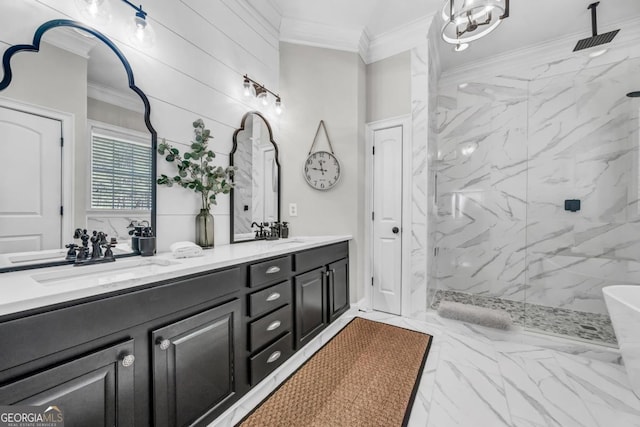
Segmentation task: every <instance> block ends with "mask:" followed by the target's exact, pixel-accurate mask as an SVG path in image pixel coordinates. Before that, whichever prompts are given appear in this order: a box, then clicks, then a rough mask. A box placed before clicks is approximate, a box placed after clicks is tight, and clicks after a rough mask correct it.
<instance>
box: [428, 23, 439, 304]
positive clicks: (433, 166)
mask: <svg viewBox="0 0 640 427" xmlns="http://www.w3.org/2000/svg"><path fill="white" fill-rule="evenodd" d="M438 28H439V26H437V25H432V26H431V28H430V29H429V37H428V46H429V53H430V55H429V62H428V74H429V76H428V99H427V103H428V107H429V111H428V116H429V125H428V137H427V184H428V186H427V205H426V208H427V254H426V255H427V307H430V306H431V303H432V302H433V300H434V298H435V294H436V290H437V288H436V284H437V277H436V271H437V268H436V258H435V248H436V230H437V212H438V209H437V205H436V170H437V161H438V126H437V124H438V115H437V112H438V81H439V79H440V74H441V68H440V57H439V52H438V49H437V40H438V38H439V37H440V34H439V30H438Z"/></svg>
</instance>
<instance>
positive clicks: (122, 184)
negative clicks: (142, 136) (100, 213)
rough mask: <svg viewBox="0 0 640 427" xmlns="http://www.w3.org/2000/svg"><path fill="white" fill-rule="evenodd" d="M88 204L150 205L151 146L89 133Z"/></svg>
mask: <svg viewBox="0 0 640 427" xmlns="http://www.w3.org/2000/svg"><path fill="white" fill-rule="evenodd" d="M91 146H92V147H91V208H93V209H113V210H150V209H151V147H150V146H145V145H142V144H140V143H137V142H133V141H126V140H124V139H120V138H114V137H109V136H104V135H100V134H96V133H93V134H92V135H91Z"/></svg>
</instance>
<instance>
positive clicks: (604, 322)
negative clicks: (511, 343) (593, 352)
mask: <svg viewBox="0 0 640 427" xmlns="http://www.w3.org/2000/svg"><path fill="white" fill-rule="evenodd" d="M442 300H445V301H456V302H460V303H463V304H472V305H477V306H480V307H487V308H495V309H499V310H504V311H506V312H507V313H509V314H510V315H511V319H512V320H513V322H514V323H515V324H517V325H521V326H525V327H526V328H528V329H532V330H537V331H541V332H546V333H551V334H556V335H563V336H566V337H571V338H577V339H581V340H586V341H591V342H599V343H603V344H607V345H612V346H616V345H617V342H616V336H615V333H614V331H613V326H612V325H611V320H610V319H609V316H607V315H606V314H597V313H587V312H584V311H576V310H568V309H565V308H558V307H546V306H543V305H538V304H530V303H524V304H523V303H522V302H518V301H511V300H506V299H502V298H496V297H489V296H483V295H472V294H467V293H464V292H458V291H450V290H441V289H439V290H437V291H436V293H435V296H434V298H433V302H432V303H431V308H433V309H434V310H437V308H438V305H439V304H440V301H442Z"/></svg>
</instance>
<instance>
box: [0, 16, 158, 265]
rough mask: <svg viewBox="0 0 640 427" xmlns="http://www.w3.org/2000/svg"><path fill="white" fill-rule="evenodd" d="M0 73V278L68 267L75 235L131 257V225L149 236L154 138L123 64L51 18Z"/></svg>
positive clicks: (90, 32) (82, 31) (90, 37)
mask: <svg viewBox="0 0 640 427" xmlns="http://www.w3.org/2000/svg"><path fill="white" fill-rule="evenodd" d="M2 66H3V72H4V74H3V78H2V80H1V81H0V114H2V115H3V117H0V144H2V150H3V153H4V154H3V156H4V158H5V165H7V166H6V167H3V171H2V172H0V182H1V183H0V194H1V196H0V197H1V198H2V200H3V202H2V207H0V272H3V273H4V272H11V271H18V270H25V269H32V268H42V267H50V266H57V265H65V264H69V263H73V262H75V260H73V259H69V258H70V257H68V256H67V255H68V254H69V252H70V251H69V249H68V248H65V246H66V245H68V244H73V243H74V242H75V243H77V244H81V239H79V238H78V237H79V235H78V234H79V233H78V232H76V230H82V231H81V232H80V233H81V234H84V237H85V238H86V236H87V235H92V234H93V233H92V232H93V231H97V232H103V233H105V234H106V235H107V239H106V241H108V242H109V243H111V242H112V240H111V239H112V238H113V239H114V240H113V243H114V246H113V248H112V249H111V250H112V252H113V254H114V257H115V258H118V257H127V256H134V255H137V254H138V252H137V251H135V250H134V248H133V245H131V242H130V236H129V231H130V226H131V225H132V224H135V223H138V224H143V225H147V224H148V225H149V226H150V227H151V228H152V230H153V232H154V233H156V235H157V228H156V185H155V176H156V155H155V152H156V147H157V133H156V131H155V129H154V128H153V126H152V124H151V120H150V114H151V109H150V105H149V100H148V98H147V96H146V95H145V94H144V92H143V91H142V90H140V88H138V87H137V86H136V84H135V80H134V75H133V71H132V68H131V65H130V64H129V61H128V60H127V58H126V57H125V56H124V54H123V53H122V52H121V51H120V49H119V48H118V47H117V46H116V45H115V44H114V43H113V42H112V41H111V40H110V39H109V38H108V37H106V36H105V35H104V34H102V33H100V32H99V31H97V30H95V29H94V28H91V27H88V26H86V25H84V24H82V23H80V22H76V21H72V20H66V19H58V20H52V21H48V22H45V23H44V24H42V25H40V27H38V29H37V30H36V31H35V34H34V36H33V42H32V44H18V45H13V46H9V47H8V48H7V49H6V50H5V52H4V54H3V57H2ZM42 135H45V136H42ZM51 141H53V143H52V142H51ZM52 145H55V147H54V146H52ZM84 230H87V233H86V234H85V233H83V231H84ZM103 241H104V240H103Z"/></svg>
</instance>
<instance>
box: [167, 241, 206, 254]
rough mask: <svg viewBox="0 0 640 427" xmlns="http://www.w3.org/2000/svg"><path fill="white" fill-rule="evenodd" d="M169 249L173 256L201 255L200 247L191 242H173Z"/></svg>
mask: <svg viewBox="0 0 640 427" xmlns="http://www.w3.org/2000/svg"><path fill="white" fill-rule="evenodd" d="M169 249H170V250H171V252H172V253H173V257H174V258H193V257H198V256H202V252H203V251H202V248H201V247H200V246H198V245H196V244H195V243H193V242H175V243H173V244H172V245H171V246H169Z"/></svg>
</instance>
